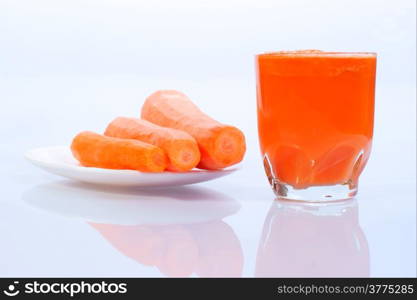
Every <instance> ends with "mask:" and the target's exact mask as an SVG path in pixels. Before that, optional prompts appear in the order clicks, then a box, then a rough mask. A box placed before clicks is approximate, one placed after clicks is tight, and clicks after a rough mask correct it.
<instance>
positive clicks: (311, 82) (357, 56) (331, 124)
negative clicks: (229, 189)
mask: <svg viewBox="0 0 417 300" xmlns="http://www.w3.org/2000/svg"><path fill="white" fill-rule="evenodd" d="M256 69H257V108H258V109H257V111H258V134H259V141H260V146H261V153H262V157H263V163H264V167H265V172H266V175H267V177H268V180H269V182H270V184H271V186H272V188H273V190H274V191H275V193H276V195H277V196H278V197H280V198H285V199H291V200H304V201H329V200H330V201H333V200H340V199H348V198H351V197H353V196H354V195H355V194H356V193H357V190H358V180H359V175H360V174H361V172H362V170H363V169H364V167H365V165H366V162H367V161H368V158H369V155H370V151H371V144H372V136H373V124H374V94H375V72H376V54H375V53H369V52H324V51H318V50H307V51H281V52H273V53H265V54H260V55H257V56H256Z"/></svg>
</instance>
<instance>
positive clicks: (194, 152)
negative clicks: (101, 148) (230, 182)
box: [104, 117, 200, 171]
mask: <svg viewBox="0 0 417 300" xmlns="http://www.w3.org/2000/svg"><path fill="white" fill-rule="evenodd" d="M104 135H107V136H112V137H118V138H127V139H135V140H139V141H142V142H146V143H149V144H152V145H155V146H158V147H161V148H162V149H163V150H164V151H165V152H166V154H167V155H168V158H169V161H170V162H169V165H168V169H169V170H171V171H188V170H191V169H192V168H194V167H195V166H196V165H197V164H198V163H199V161H200V151H199V150H198V146H197V142H196V141H195V139H194V138H193V137H192V136H191V135H189V134H188V133H186V132H184V131H180V130H176V129H172V128H166V127H161V126H158V125H155V124H153V123H151V122H148V121H146V120H141V119H136V118H125V117H118V118H116V119H114V120H113V121H112V122H111V123H110V124H109V126H107V129H106V131H105V133H104Z"/></svg>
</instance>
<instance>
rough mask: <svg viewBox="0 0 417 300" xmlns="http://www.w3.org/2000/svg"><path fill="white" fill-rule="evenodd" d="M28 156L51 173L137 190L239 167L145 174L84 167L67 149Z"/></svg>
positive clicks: (192, 180)
mask: <svg viewBox="0 0 417 300" xmlns="http://www.w3.org/2000/svg"><path fill="white" fill-rule="evenodd" d="M25 157H26V158H27V159H28V160H29V161H30V162H32V163H33V164H34V165H35V166H37V167H40V168H42V169H44V170H46V171H48V172H50V173H53V174H56V175H60V176H63V177H67V178H71V179H75V180H78V181H82V182H88V183H95V184H105V185H115V186H136V187H167V186H177V185H185V184H193V183H198V182H203V181H208V180H213V179H216V178H219V177H222V176H226V175H229V174H231V173H232V172H234V171H236V170H237V167H233V168H227V169H223V170H218V171H217V170H216V171H208V170H192V171H189V172H184V173H175V172H162V173H143V172H138V171H134V170H112V169H101V168H90V167H83V166H81V165H80V164H79V163H78V161H77V160H76V159H75V158H74V157H73V156H72V153H71V150H70V149H69V148H68V147H66V146H54V147H45V148H38V149H33V150H30V151H28V152H27V153H26V154H25Z"/></svg>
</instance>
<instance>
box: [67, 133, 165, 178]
mask: <svg viewBox="0 0 417 300" xmlns="http://www.w3.org/2000/svg"><path fill="white" fill-rule="evenodd" d="M71 151H72V153H73V155H74V157H75V158H76V159H78V161H79V162H80V163H81V165H83V166H86V167H98V168H106V169H131V170H137V171H142V172H162V171H164V170H165V168H166V167H167V164H168V160H167V157H166V155H165V153H164V151H163V150H162V149H161V148H159V147H156V146H154V145H150V144H147V143H144V142H140V141H137V140H130V139H119V138H113V137H108V136H104V135H101V134H97V133H94V132H91V131H83V132H81V133H79V134H78V135H77V136H76V137H75V138H74V139H73V141H72V144H71Z"/></svg>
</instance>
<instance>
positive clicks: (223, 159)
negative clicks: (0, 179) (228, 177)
mask: <svg viewBox="0 0 417 300" xmlns="http://www.w3.org/2000/svg"><path fill="white" fill-rule="evenodd" d="M142 118H143V119H145V120H148V121H150V122H152V123H155V124H158V125H160V126H164V127H170V128H174V129H179V130H183V131H185V132H188V133H189V134H190V135H191V136H193V137H194V138H195V139H196V141H197V143H198V146H199V148H200V152H201V161H200V163H199V164H198V165H197V167H198V168H201V169H220V168H225V167H228V166H231V165H233V164H236V163H238V162H240V161H241V160H242V159H243V156H244V154H245V151H246V145H245V136H244V135H243V133H242V132H241V131H240V130H239V129H237V128H236V127H233V126H229V125H224V124H221V123H219V122H217V121H215V120H213V119H212V118H210V117H209V116H208V115H206V114H205V113H203V112H202V111H201V110H200V109H199V108H198V107H197V106H196V105H195V104H194V103H193V102H191V100H190V99H189V98H188V97H187V96H186V95H185V94H183V93H181V92H178V91H174V90H162V91H157V92H155V93H153V94H152V95H150V96H149V97H148V98H147V99H146V101H145V104H144V105H143V107H142Z"/></svg>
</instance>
